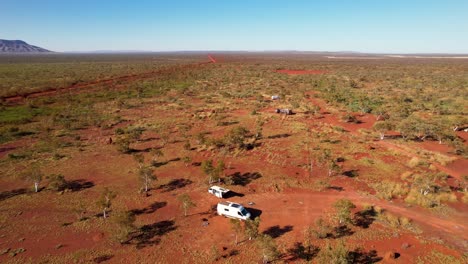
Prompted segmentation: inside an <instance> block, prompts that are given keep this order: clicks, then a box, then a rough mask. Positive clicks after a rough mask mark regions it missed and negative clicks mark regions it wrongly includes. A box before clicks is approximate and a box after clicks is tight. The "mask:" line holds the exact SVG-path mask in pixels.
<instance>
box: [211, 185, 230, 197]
mask: <svg viewBox="0 0 468 264" xmlns="http://www.w3.org/2000/svg"><path fill="white" fill-rule="evenodd" d="M208 192H209V193H211V194H213V195H214V196H216V197H218V198H223V197H224V195H225V194H226V193H228V192H229V190H228V189H224V188H221V187H219V186H211V187H210V188H209V189H208Z"/></svg>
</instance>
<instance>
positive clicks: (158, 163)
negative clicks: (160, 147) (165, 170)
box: [151, 158, 180, 168]
mask: <svg viewBox="0 0 468 264" xmlns="http://www.w3.org/2000/svg"><path fill="white" fill-rule="evenodd" d="M179 160H180V158H175V159H171V160H167V161H162V162H157V161H153V162H151V165H152V166H153V167H155V168H159V167H161V166H164V165H167V164H169V163H171V162H174V161H179Z"/></svg>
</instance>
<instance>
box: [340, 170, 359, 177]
mask: <svg viewBox="0 0 468 264" xmlns="http://www.w3.org/2000/svg"><path fill="white" fill-rule="evenodd" d="M343 175H344V176H346V177H349V178H354V177H357V176H359V170H347V171H345V172H343Z"/></svg>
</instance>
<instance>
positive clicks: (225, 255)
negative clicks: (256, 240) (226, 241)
mask: <svg viewBox="0 0 468 264" xmlns="http://www.w3.org/2000/svg"><path fill="white" fill-rule="evenodd" d="M239 253H240V252H239V250H237V249H232V250H231V251H229V252H228V253H227V254H224V255H222V256H221V257H222V258H223V259H225V258H228V257H234V256H237V255H239Z"/></svg>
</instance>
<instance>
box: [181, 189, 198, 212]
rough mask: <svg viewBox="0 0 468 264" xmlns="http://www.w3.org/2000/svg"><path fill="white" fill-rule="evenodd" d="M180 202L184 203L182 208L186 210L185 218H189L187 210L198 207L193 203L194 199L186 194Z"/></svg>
mask: <svg viewBox="0 0 468 264" xmlns="http://www.w3.org/2000/svg"><path fill="white" fill-rule="evenodd" d="M179 201H180V202H181V203H182V208H183V209H184V216H187V210H188V209H190V208H192V207H196V206H197V205H196V204H195V203H194V202H193V201H192V198H190V196H189V195H188V194H186V193H184V194H182V195H181V196H179Z"/></svg>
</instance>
